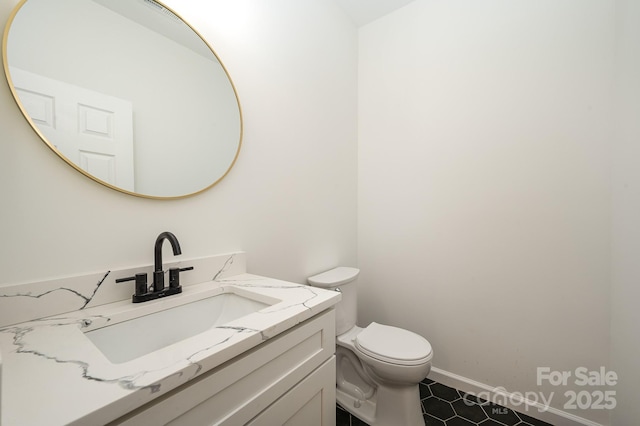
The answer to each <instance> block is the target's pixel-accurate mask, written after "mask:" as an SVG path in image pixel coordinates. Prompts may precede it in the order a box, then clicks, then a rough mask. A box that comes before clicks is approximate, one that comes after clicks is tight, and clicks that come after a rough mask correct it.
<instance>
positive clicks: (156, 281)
mask: <svg viewBox="0 0 640 426" xmlns="http://www.w3.org/2000/svg"><path fill="white" fill-rule="evenodd" d="M164 240H169V242H170V243H171V248H172V249H173V254H174V255H175V256H177V255H179V254H182V250H180V243H179V242H178V239H177V238H176V236H175V235H173V234H172V233H171V232H163V233H161V234H160V235H158V238H156V244H155V246H154V248H153V259H154V266H153V290H152V291H149V289H148V288H147V274H146V273H140V274H136V275H135V276H134V277H128V278H119V279H117V280H116V282H117V283H121V282H125V281H134V280H135V282H136V286H135V293H134V294H133V296H132V300H133V303H140V302H146V301H148V300H153V299H158V298H160V297H164V296H169V295H172V294H178V293H182V286H181V285H180V272H181V271H190V270H192V269H193V266H189V267H186V268H171V269H169V287H167V288H165V287H164V270H163V269H162V244H163V243H164Z"/></svg>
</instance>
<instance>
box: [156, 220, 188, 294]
mask: <svg viewBox="0 0 640 426" xmlns="http://www.w3.org/2000/svg"><path fill="white" fill-rule="evenodd" d="M164 240H169V242H170V243H171V248H172V249H173V255H174V256H178V255H179V254H182V250H180V243H179V242H178V239H177V238H176V236H175V235H173V234H172V233H171V232H163V233H162V234H160V235H158V238H156V245H155V247H154V249H153V259H154V267H153V291H154V292H158V291H162V290H164V270H163V269H162V243H164Z"/></svg>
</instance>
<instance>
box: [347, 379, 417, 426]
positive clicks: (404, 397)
mask: <svg viewBox="0 0 640 426" xmlns="http://www.w3.org/2000/svg"><path fill="white" fill-rule="evenodd" d="M378 395H381V398H380V399H378ZM336 401H337V402H338V404H340V406H341V407H342V408H343V409H344V410H345V411H347V412H349V413H350V414H352V415H354V416H356V417H357V418H359V419H360V420H362V421H363V422H365V423H367V424H368V425H371V426H398V425H403V426H425V423H424V416H423V415H422V404H421V403H420V389H419V386H418V385H416V386H403V387H400V388H396V387H393V388H390V387H387V386H384V385H382V386H378V388H377V389H376V393H375V394H374V395H373V396H372V397H371V398H370V399H368V400H364V401H363V400H358V399H357V398H355V397H353V396H352V395H349V394H348V393H346V392H344V391H342V390H340V389H336ZM379 401H380V402H382V405H380V406H378V403H379Z"/></svg>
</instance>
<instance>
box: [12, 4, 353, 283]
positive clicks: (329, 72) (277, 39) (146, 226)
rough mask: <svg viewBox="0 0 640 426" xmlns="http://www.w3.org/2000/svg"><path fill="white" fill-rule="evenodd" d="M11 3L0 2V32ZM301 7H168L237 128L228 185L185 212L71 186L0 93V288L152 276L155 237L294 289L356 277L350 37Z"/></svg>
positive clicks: (180, 204) (321, 7)
mask: <svg viewBox="0 0 640 426" xmlns="http://www.w3.org/2000/svg"><path fill="white" fill-rule="evenodd" d="M16 3H17V1H16V0H1V1H0V21H1V22H6V20H7V18H8V16H9V14H10V12H11V9H12V8H13V6H14V5H15V4H16ZM301 3H302V2H298V1H295V0H281V1H270V2H268V6H267V5H265V2H262V1H260V0H248V1H243V2H229V1H222V0H219V1H207V2H202V1H198V0H172V1H167V2H166V4H167V5H168V6H169V7H171V8H173V9H174V10H175V11H176V12H177V13H179V14H181V15H183V16H184V17H185V18H186V19H187V20H189V21H191V23H192V24H193V25H194V27H196V29H197V30H199V31H200V32H201V34H202V35H203V36H204V37H205V38H207V39H208V40H209V41H210V42H211V44H212V45H213V47H214V48H215V49H216V53H218V55H219V56H220V57H221V59H222V61H223V62H224V63H225V65H226V66H227V68H228V70H229V73H230V74H231V76H232V77H233V79H234V83H235V84H236V86H237V89H238V92H239V96H240V101H241V103H242V107H243V112H244V120H245V137H244V143H243V148H242V151H241V152H240V157H239V159H238V162H237V163H236V166H235V167H234V168H233V170H232V171H231V173H230V174H229V175H228V176H227V177H226V178H225V179H224V180H223V181H222V182H221V183H220V184H218V185H217V186H215V187H214V188H213V189H211V190H209V191H207V192H205V193H203V194H200V195H197V196H194V197H190V198H187V199H182V200H175V201H154V200H147V199H142V198H137V197H132V196H128V195H124V194H121V193H118V192H116V191H112V190H109V189H107V188H105V187H103V186H101V185H99V184H96V183H94V182H93V181H91V180H89V179H87V178H85V177H84V176H82V175H80V174H79V173H78V172H76V171H75V170H72V169H71V168H70V167H69V166H68V165H66V164H65V163H64V162H63V161H62V160H60V159H59V158H58V157H57V156H56V155H55V154H54V153H53V152H51V151H50V150H49V149H48V148H47V147H46V146H45V145H44V144H43V143H42V142H41V141H40V140H39V139H38V138H37V137H36V135H35V133H34V132H33V131H32V130H31V128H30V127H29V125H28V124H27V122H26V120H24V118H23V117H22V116H21V114H20V112H19V110H18V108H17V107H16V106H15V104H14V101H13V99H12V97H11V95H10V92H9V90H8V88H7V86H6V84H0V141H2V143H0V200H2V201H1V203H2V204H1V205H2V208H1V209H0V235H2V243H1V244H0V259H2V260H1V261H0V265H1V268H0V270H2V274H1V276H0V285H7V284H18V283H22V282H28V281H33V280H41V279H45V278H53V277H59V276H66V275H75V274H80V273H85V272H92V271H99V270H104V269H105V268H115V267H117V266H127V265H131V266H135V265H141V264H149V263H151V262H152V261H153V260H152V256H153V242H154V241H155V237H156V236H157V235H158V233H160V232H161V231H165V230H169V231H173V232H174V233H175V234H176V235H177V237H178V239H179V240H180V243H181V245H182V249H183V250H182V251H183V256H185V257H196V256H205V255H209V254H217V253H226V252H229V251H234V250H245V251H247V253H248V270H249V272H252V273H257V274H263V275H266V276H272V277H275V278H282V279H287V280H292V281H296V282H304V281H305V279H306V277H307V276H309V275H311V274H314V273H317V272H320V271H322V270H323V269H328V268H331V267H333V266H335V265H337V264H354V263H355V261H356V203H357V197H356V179H357V176H356V169H355V165H356V162H357V160H356V151H357V145H356V132H357V128H356V122H357V119H356V109H357V98H356V88H357V84H356V78H357V71H356V70H357V62H356V57H357V53H356V51H357V33H356V30H355V29H354V28H353V26H352V24H351V23H350V21H349V20H348V19H347V18H346V17H344V16H343V14H342V12H341V11H340V9H338V8H337V6H334V5H333V4H332V3H328V2H326V1H322V0H310V1H306V2H304V6H302V5H301ZM245 8H246V9H245ZM167 258H170V256H167Z"/></svg>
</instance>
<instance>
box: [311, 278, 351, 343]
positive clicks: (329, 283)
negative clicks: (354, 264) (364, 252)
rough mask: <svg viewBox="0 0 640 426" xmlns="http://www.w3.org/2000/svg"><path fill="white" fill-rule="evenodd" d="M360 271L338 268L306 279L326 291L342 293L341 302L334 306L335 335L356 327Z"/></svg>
mask: <svg viewBox="0 0 640 426" xmlns="http://www.w3.org/2000/svg"><path fill="white" fill-rule="evenodd" d="M358 274H360V270H359V269H357V268H349V267H346V266H340V267H338V268H334V269H331V270H329V271H326V272H322V273H320V274H318V275H314V276H312V277H309V278H307V282H308V283H309V284H310V285H312V286H314V287H320V288H324V289H327V290H335V291H339V292H341V293H342V300H341V301H340V302H338V304H337V305H336V335H337V336H339V335H341V334H343V333H346V332H347V331H349V330H351V329H352V328H353V327H354V326H355V325H356V316H357V313H358V294H357V287H356V283H357V278H358Z"/></svg>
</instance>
